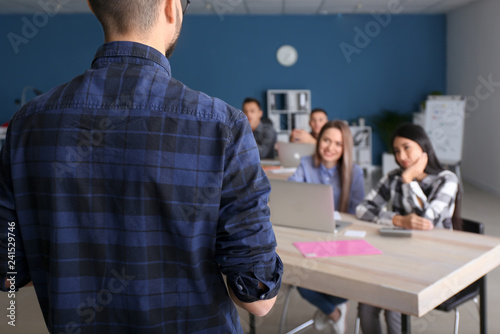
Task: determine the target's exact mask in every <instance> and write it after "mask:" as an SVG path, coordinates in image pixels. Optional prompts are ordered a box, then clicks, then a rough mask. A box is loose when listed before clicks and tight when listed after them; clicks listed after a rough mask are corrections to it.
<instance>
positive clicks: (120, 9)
mask: <svg viewBox="0 0 500 334" xmlns="http://www.w3.org/2000/svg"><path fill="white" fill-rule="evenodd" d="M160 2H161V0H131V1H123V0H89V3H90V6H91V7H92V11H93V12H94V14H95V16H96V17H97V19H98V20H99V22H101V25H102V27H103V29H104V34H106V35H107V34H109V33H118V34H126V33H129V32H130V30H131V29H136V31H138V32H140V33H143V34H146V33H148V32H149V31H150V30H151V28H152V27H153V25H154V24H155V23H156V20H157V17H158V10H159V5H160Z"/></svg>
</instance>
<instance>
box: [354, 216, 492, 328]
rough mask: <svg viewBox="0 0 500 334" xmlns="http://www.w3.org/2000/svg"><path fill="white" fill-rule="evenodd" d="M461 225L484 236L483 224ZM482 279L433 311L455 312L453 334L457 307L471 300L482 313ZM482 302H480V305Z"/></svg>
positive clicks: (469, 222)
mask: <svg viewBox="0 0 500 334" xmlns="http://www.w3.org/2000/svg"><path fill="white" fill-rule="evenodd" d="M462 221H463V225H462V231H464V232H470V233H477V234H484V224H483V223H478V222H475V221H472V220H469V219H462ZM483 281H484V277H483V278H480V279H478V280H477V281H475V282H474V283H472V284H471V285H469V286H468V287H466V288H465V289H463V290H462V291H460V292H458V293H457V294H456V295H454V296H453V297H451V298H450V299H448V300H447V301H445V302H444V303H442V304H441V305H439V306H437V307H436V308H435V310H439V311H443V312H450V311H455V326H454V330H453V333H454V334H458V325H459V322H460V313H459V312H458V307H459V306H461V305H462V304H464V303H466V302H468V301H469V300H471V299H473V300H474V303H476V305H477V306H478V309H479V311H480V312H482V310H481V308H482V307H480V306H479V303H478V297H479V294H480V290H481V288H480V286H481V284H483ZM482 303H483V301H481V304H482ZM359 329H360V319H359V315H358V317H357V318H356V328H355V334H359Z"/></svg>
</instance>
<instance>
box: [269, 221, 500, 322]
mask: <svg viewBox="0 0 500 334" xmlns="http://www.w3.org/2000/svg"><path fill="white" fill-rule="evenodd" d="M342 220H344V221H350V222H352V223H353V224H352V225H350V226H348V227H347V228H345V229H343V230H341V231H340V232H339V233H338V234H337V235H334V234H327V233H324V232H315V231H309V230H301V229H293V228H288V227H282V226H274V227H273V228H274V231H275V234H276V239H277V242H278V247H277V252H278V254H279V255H280V257H281V259H282V260H283V263H284V266H285V272H284V275H283V282H284V283H288V284H291V285H296V286H301V287H304V288H309V289H313V290H315V291H320V292H324V293H328V294H331V295H335V296H339V297H344V298H347V299H351V300H356V301H358V302H362V303H366V304H371V305H375V306H379V307H382V308H385V309H389V310H393V311H397V312H401V313H403V314H406V315H413V316H417V317H421V316H423V315H425V314H426V313H427V312H429V311H431V310H433V309H434V308H435V307H436V306H438V305H440V304H441V303H442V302H444V301H445V300H447V299H448V298H450V297H451V296H453V295H454V294H456V293H457V292H459V291H460V290H462V289H464V288H465V287H467V286H468V285H470V284H471V283H473V282H475V281H476V280H478V279H479V278H481V277H483V276H484V275H486V274H487V273H488V272H490V271H491V270H493V269H494V268H496V267H497V266H498V265H500V239H499V238H495V237H489V236H484V235H479V234H472V233H466V232H457V231H449V230H443V229H435V230H432V231H413V236H412V237H411V238H403V237H387V236H381V235H379V233H378V230H379V229H380V227H381V226H380V225H377V224H373V223H367V222H362V221H359V220H357V219H356V218H355V217H354V216H352V215H347V214H342ZM347 230H359V231H366V237H365V238H364V239H365V240H366V241H368V242H369V243H370V244H371V245H373V246H374V247H376V248H378V249H379V250H381V251H382V252H383V254H381V255H363V256H345V257H330V258H316V259H309V258H304V257H303V256H302V254H301V253H300V252H299V251H298V250H297V249H296V248H295V246H293V242H297V241H302V242H304V241H327V240H343V239H350V238H348V237H345V236H344V234H345V232H346V231H347ZM482 299H484V298H482ZM482 318H483V319H482V321H483V322H484V324H485V323H486V321H485V315H484V316H483V317H482ZM408 328H409V326H408ZM482 332H483V331H482ZM484 332H486V325H484Z"/></svg>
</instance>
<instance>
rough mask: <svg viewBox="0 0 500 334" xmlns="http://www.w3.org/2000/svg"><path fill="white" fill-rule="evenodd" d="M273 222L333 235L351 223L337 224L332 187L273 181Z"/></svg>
mask: <svg viewBox="0 0 500 334" xmlns="http://www.w3.org/2000/svg"><path fill="white" fill-rule="evenodd" d="M269 181H270V182H271V195H270V196H269V208H270V209H271V223H272V224H273V225H279V226H287V227H293V228H302V229H308V230H315V231H322V232H328V233H333V232H335V231H338V230H340V229H342V228H343V227H345V226H347V225H350V224H351V223H348V222H343V221H335V208H334V202H333V190H332V186H331V185H326V184H315V183H302V182H290V181H283V180H273V179H270V180H269Z"/></svg>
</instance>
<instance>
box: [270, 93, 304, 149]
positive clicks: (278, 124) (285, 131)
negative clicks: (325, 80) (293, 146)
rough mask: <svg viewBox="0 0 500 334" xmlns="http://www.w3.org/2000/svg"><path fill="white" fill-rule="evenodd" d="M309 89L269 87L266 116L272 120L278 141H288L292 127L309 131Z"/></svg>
mask: <svg viewBox="0 0 500 334" xmlns="http://www.w3.org/2000/svg"><path fill="white" fill-rule="evenodd" d="M310 114H311V91H310V90H308V89H270V90H268V91H267V116H268V117H269V119H270V120H271V121H272V122H273V127H274V129H275V130H276V133H277V134H278V141H282V142H288V139H289V137H290V134H291V133H292V130H293V129H304V130H307V131H310V130H311V129H310V127H309V115H310Z"/></svg>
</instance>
